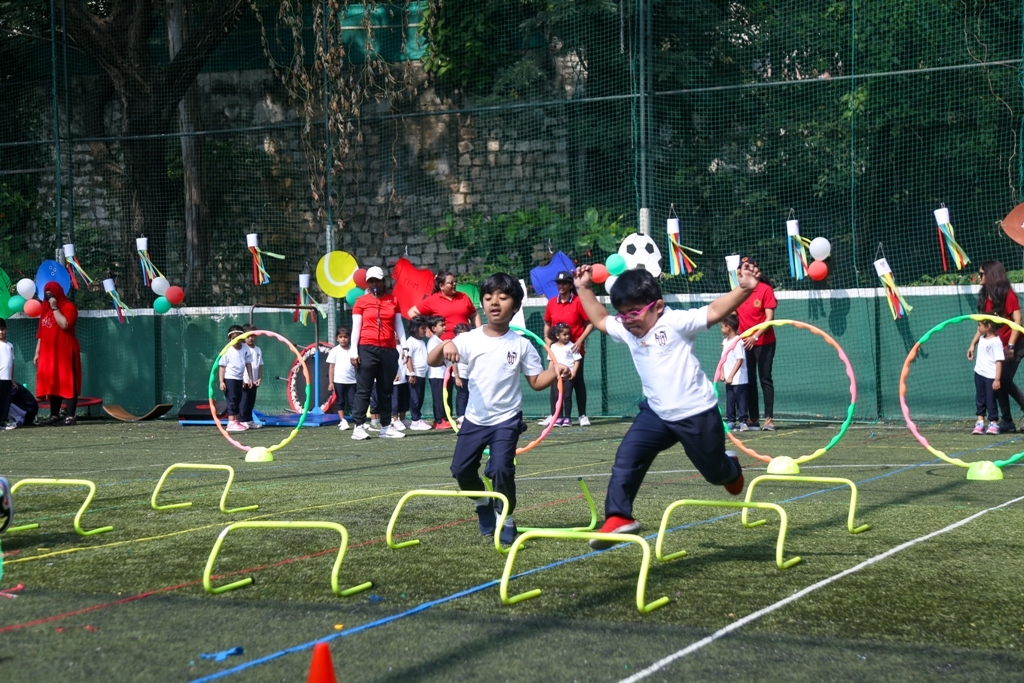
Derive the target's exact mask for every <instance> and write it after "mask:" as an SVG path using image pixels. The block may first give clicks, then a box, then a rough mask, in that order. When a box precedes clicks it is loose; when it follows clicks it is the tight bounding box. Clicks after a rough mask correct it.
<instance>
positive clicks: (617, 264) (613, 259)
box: [604, 254, 626, 275]
mask: <svg viewBox="0 0 1024 683" xmlns="http://www.w3.org/2000/svg"><path fill="white" fill-rule="evenodd" d="M604 267H605V268H607V269H608V272H609V273H611V274H612V275H622V271H624V270H626V259H624V258H622V256H620V255H619V254H612V255H611V256H609V257H608V258H607V259H605V261H604Z"/></svg>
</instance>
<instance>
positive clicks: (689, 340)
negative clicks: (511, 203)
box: [575, 263, 759, 550]
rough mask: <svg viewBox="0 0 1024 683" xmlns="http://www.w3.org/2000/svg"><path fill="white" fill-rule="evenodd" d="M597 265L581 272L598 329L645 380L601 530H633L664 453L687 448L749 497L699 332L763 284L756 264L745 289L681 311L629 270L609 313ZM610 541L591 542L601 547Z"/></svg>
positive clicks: (720, 482)
mask: <svg viewBox="0 0 1024 683" xmlns="http://www.w3.org/2000/svg"><path fill="white" fill-rule="evenodd" d="M590 269H591V267H590V266H586V265H585V266H580V267H579V268H577V269H576V276H575V284H576V289H577V291H578V293H579V298H580V302H581V303H582V304H583V308H584V310H585V311H586V312H587V316H588V317H589V318H590V321H591V322H592V323H593V324H594V327H595V328H597V329H598V330H600V331H601V332H604V333H606V334H607V335H608V336H609V337H611V339H612V341H616V342H619V343H623V344H626V345H627V346H628V347H629V352H630V354H631V355H632V357H633V365H634V366H636V371H637V373H639V375H640V381H641V383H642V384H643V388H644V397H645V400H643V401H641V403H640V414H639V415H637V417H636V419H635V420H633V424H632V426H630V428H629V430H628V431H627V432H626V435H625V436H624V437H623V439H622V442H621V443H620V444H619V448H618V451H617V452H616V453H615V464H614V465H612V475H611V480H610V481H609V482H608V494H607V496H606V497H605V503H604V508H605V522H604V525H603V526H602V527H601V529H600V531H601V532H602V533H633V532H636V531H639V530H640V523H639V522H638V521H636V520H635V519H634V518H633V500H634V499H635V498H636V494H637V491H639V489H640V485H641V484H642V483H643V480H644V475H646V474H647V470H648V469H649V468H650V466H651V464H652V463H653V462H654V459H655V458H656V457H657V456H658V454H659V453H660V452H661V451H664V450H666V449H668V448H670V447H671V446H673V445H675V444H677V443H680V444H682V445H683V449H684V450H685V451H686V455H687V457H688V458H690V461H691V462H693V464H694V466H695V467H696V468H697V470H698V471H699V472H700V473H701V474H702V475H703V476H704V478H705V479H706V480H707V481H708V482H710V483H712V484H715V485H716V486H724V487H725V490H726V491H728V492H729V493H731V494H732V495H734V496H737V495H739V494H740V493H742V492H743V472H742V470H741V468H740V464H739V461H738V459H737V458H736V457H735V455H732V454H730V453H728V452H727V451H726V450H725V430H724V429H723V427H722V417H721V414H720V413H719V410H718V399H717V397H716V396H715V391H714V387H713V386H712V384H711V381H710V380H709V379H708V378H707V376H706V375H705V374H704V373H703V371H702V370H701V369H700V363H698V361H697V357H696V356H694V354H693V343H694V339H695V337H696V336H697V333H698V332H700V331H702V330H707V329H709V328H710V327H712V326H714V325H717V324H719V323H721V322H722V321H723V320H725V317H726V316H727V315H729V314H730V313H733V312H734V311H735V310H736V307H737V306H739V305H740V304H741V303H743V302H744V301H745V300H746V299H747V297H749V296H750V294H751V292H753V291H754V288H755V287H756V286H757V283H758V274H759V273H758V269H757V266H755V265H753V264H750V263H745V264H743V265H742V266H741V268H740V270H739V287H737V288H736V289H734V290H732V291H731V292H729V293H728V294H723V295H722V296H720V297H718V298H717V299H715V300H714V301H713V302H711V303H710V304H709V305H707V306H704V307H702V308H698V309H691V310H686V311H677V310H672V309H669V308H667V307H666V306H665V301H664V300H663V299H662V297H661V288H660V287H659V286H658V282H657V280H655V279H654V276H653V275H651V274H650V273H649V272H647V271H646V270H627V271H626V272H624V273H623V274H622V275H620V276H619V278H618V280H617V281H616V282H615V285H614V286H613V287H612V290H611V300H612V306H613V307H614V308H615V310H617V311H618V312H619V313H618V315H616V316H614V317H613V316H610V315H608V311H607V310H606V309H605V307H604V305H603V304H601V303H600V302H599V301H598V300H597V297H596V296H594V292H593V290H592V289H591V283H592V282H593V281H592V279H591V272H590ZM612 545H614V543H612V542H609V541H598V540H592V541H590V546H591V547H592V548H595V549H598V550H600V549H602V548H609V547H611V546H612Z"/></svg>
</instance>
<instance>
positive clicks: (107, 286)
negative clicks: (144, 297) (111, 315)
mask: <svg viewBox="0 0 1024 683" xmlns="http://www.w3.org/2000/svg"><path fill="white" fill-rule="evenodd" d="M103 291H104V292H106V293H107V294H109V295H110V298H111V299H113V301H114V310H115V311H117V321H118V322H119V323H124V320H125V318H127V317H128V311H130V310H131V309H130V308H128V307H127V306H125V305H124V302H123V301H121V295H120V294H118V293H117V288H116V287H115V286H114V279H113V278H109V277H108V278H107V279H106V280H104V281H103Z"/></svg>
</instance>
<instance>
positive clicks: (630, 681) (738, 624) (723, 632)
mask: <svg viewBox="0 0 1024 683" xmlns="http://www.w3.org/2000/svg"><path fill="white" fill-rule="evenodd" d="M1022 500H1024V496H1020V497H1018V498H1014V499H1013V500H1008V501H1006V502H1005V503H1002V504H1000V505H996V506H994V507H990V508H988V509H986V510H982V511H981V512H976V513H974V514H973V515H971V516H970V517H965V518H964V519H961V520H960V521H959V522H953V523H952V524H950V525H949V526H946V527H943V528H941V529H939V530H938V531H933V532H931V533H928V534H925V535H924V536H920V537H918V538H915V539H912V540H910V541H907V542H906V543H901V544H900V545H898V546H896V547H895V548H890V549H889V550H886V551H885V552H884V553H881V554H879V555H875V556H874V557H870V558H868V559H866V560H864V561H863V562H861V563H860V564H858V565H854V566H853V567H850V568H849V569H846V570H844V571H841V572H839V573H838V574H834V575H832V576H830V577H828V578H826V579H822V580H821V581H819V582H817V583H815V584H811V585H810V586H808V587H807V588H804V589H802V590H799V591H797V592H796V593H793V594H792V595H790V596H789V597H788V598H783V599H782V600H779V601H778V602H776V603H773V604H771V605H768V606H767V607H764V608H762V609H759V610H757V611H756V612H752V613H751V614H748V615H747V616H745V617H743V618H742V619H738V620H736V621H734V622H733V623H731V624H729V625H728V626H726V627H725V628H721V629H719V630H717V631H715V632H714V633H712V634H711V635H709V636H707V637H706V638H702V639H700V640H698V641H697V642H695V643H693V644H691V645H688V646H687V647H685V648H683V649H682V650H679V651H678V652H675V653H673V654H670V655H669V656H667V657H665V658H663V659H660V660H658V661H657V662H655V663H654V664H651V665H650V666H649V667H647V668H646V669H643V670H642V671H637V672H636V673H635V674H633V675H632V676H630V677H628V678H623V679H622V680H621V681H619V683H634V681H639V680H642V679H644V678H647V677H648V676H650V675H651V674H653V673H656V672H658V671H660V670H662V669H664V668H665V667H666V666H668V665H669V664H671V663H672V662H674V661H676V660H677V659H682V658H683V657H685V656H687V655H689V654H692V653H694V652H696V651H698V650H700V649H701V648H703V647H704V646H705V645H710V644H711V643H713V642H715V641H716V640H718V639H720V638H722V637H724V636H727V635H728V634H730V633H732V632H733V631H738V630H739V629H741V628H743V627H744V626H746V625H747V624H750V623H753V622H755V621H757V620H758V619H760V618H761V617H763V616H765V615H768V614H771V613H772V612H775V611H776V610H779V609H782V608H783V607H785V606H786V605H788V604H790V603H793V602H796V601H797V600H799V599H800V598H802V597H804V596H806V595H810V594H811V593H813V592H814V591H816V590H818V589H819V588H824V587H825V586H828V585H829V584H831V583H834V582H836V581H838V580H839V579H842V578H844V577H846V576H849V575H851V574H855V573H857V572H859V571H860V570H861V569H865V568H867V567H870V566H871V565H873V564H876V563H878V562H881V561H882V560H884V559H887V558H889V557H892V556H893V555H895V554H896V553H898V552H901V551H903V550H906V549H907V548H910V547H912V546H915V545H917V544H918V543H922V542H924V541H927V540H930V539H932V538H935V537H936V536H941V535H942V534H945V533H947V532H950V531H953V530H954V529H958V528H960V527H962V526H964V525H965V524H967V523H969V522H973V521H974V520H976V519H978V518H979V517H981V516H982V515H985V514H988V513H989V512H992V511H993V510H999V509H1000V508H1004V507H1008V506H1010V505H1013V504H1014V503H1019V502H1020V501H1022Z"/></svg>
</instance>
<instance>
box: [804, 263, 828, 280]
mask: <svg viewBox="0 0 1024 683" xmlns="http://www.w3.org/2000/svg"><path fill="white" fill-rule="evenodd" d="M807 275H809V276H810V278H811V279H812V280H824V279H825V277H826V276H828V266H826V265H825V262H824V261H815V262H814V263H812V264H810V265H809V266H807Z"/></svg>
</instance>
